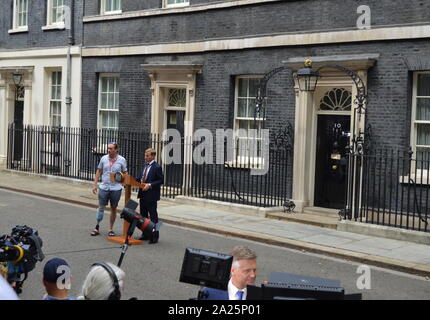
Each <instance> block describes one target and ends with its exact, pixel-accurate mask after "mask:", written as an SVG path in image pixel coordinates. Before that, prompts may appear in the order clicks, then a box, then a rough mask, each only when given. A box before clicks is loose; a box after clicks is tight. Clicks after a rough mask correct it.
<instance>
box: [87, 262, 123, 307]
mask: <svg viewBox="0 0 430 320" xmlns="http://www.w3.org/2000/svg"><path fill="white" fill-rule="evenodd" d="M95 266H100V267H103V269H105V270H106V271H107V273H109V276H110V278H111V279H112V281H113V287H114V290H113V292H112V293H111V294H110V295H109V297H108V300H120V299H121V291H120V290H119V281H118V277H117V276H116V274H115V271H113V269H112V268H111V267H110V266H109V265H108V264H106V263H104V262H96V263H94V264H93V265H92V266H91V267H95Z"/></svg>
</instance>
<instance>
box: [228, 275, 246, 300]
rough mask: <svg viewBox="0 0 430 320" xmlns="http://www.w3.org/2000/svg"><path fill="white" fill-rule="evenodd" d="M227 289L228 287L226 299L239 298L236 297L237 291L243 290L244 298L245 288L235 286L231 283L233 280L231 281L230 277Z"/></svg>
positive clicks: (244, 296)
mask: <svg viewBox="0 0 430 320" xmlns="http://www.w3.org/2000/svg"><path fill="white" fill-rule="evenodd" d="M227 289H228V300H239V298H238V297H237V292H238V291H243V296H242V300H246V288H244V289H238V288H236V286H235V285H234V284H233V282H231V279H230V281H229V282H228V288H227Z"/></svg>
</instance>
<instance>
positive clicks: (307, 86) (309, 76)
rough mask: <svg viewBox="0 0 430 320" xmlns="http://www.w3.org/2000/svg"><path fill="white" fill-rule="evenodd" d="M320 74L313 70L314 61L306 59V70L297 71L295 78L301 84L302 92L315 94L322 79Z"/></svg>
mask: <svg viewBox="0 0 430 320" xmlns="http://www.w3.org/2000/svg"><path fill="white" fill-rule="evenodd" d="M320 77H321V76H320V73H319V72H318V70H317V71H315V70H314V69H312V60H310V59H306V60H305V64H304V68H302V69H300V70H298V71H297V73H296V74H295V75H294V78H295V79H296V80H297V82H298V84H299V89H300V91H310V92H314V91H315V88H316V86H317V83H318V79H319V78H320Z"/></svg>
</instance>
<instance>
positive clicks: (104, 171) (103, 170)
mask: <svg viewBox="0 0 430 320" xmlns="http://www.w3.org/2000/svg"><path fill="white" fill-rule="evenodd" d="M111 172H113V173H115V172H127V161H126V160H125V158H124V157H122V156H120V155H119V154H118V144H117V143H116V142H110V143H109V144H108V154H106V155H104V156H103V157H102V158H101V159H100V163H99V165H98V167H97V171H96V175H95V177H94V184H93V193H94V194H96V193H97V182H98V181H99V179H100V176H101V178H102V182H101V183H100V185H99V188H98V189H99V192H98V197H99V207H98V209H97V214H96V221H97V225H96V227H95V228H94V230H93V231H92V232H91V235H92V236H98V235H99V234H100V221H102V220H103V215H104V210H105V207H106V206H107V204H108V202H109V201H110V213H111V214H110V219H109V233H108V236H109V237H113V236H115V232H113V225H114V223H115V218H116V212H117V207H118V202H119V199H120V198H121V192H122V189H123V186H122V184H120V183H116V182H111V181H110V174H111Z"/></svg>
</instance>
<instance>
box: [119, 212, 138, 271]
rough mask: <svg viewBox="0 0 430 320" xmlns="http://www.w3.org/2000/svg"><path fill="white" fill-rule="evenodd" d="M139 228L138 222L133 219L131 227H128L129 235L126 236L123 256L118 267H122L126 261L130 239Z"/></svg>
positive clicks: (122, 247)
mask: <svg viewBox="0 0 430 320" xmlns="http://www.w3.org/2000/svg"><path fill="white" fill-rule="evenodd" d="M136 226H137V220H136V219H133V222H132V223H130V226H129V227H128V230H127V234H126V236H125V241H124V244H123V245H122V246H121V255H120V257H119V261H118V267H121V263H122V260H123V259H124V256H125V253H126V252H127V249H128V246H129V241H128V240H129V239H130V238H131V236H132V235H133V232H134V229H135V228H136Z"/></svg>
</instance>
